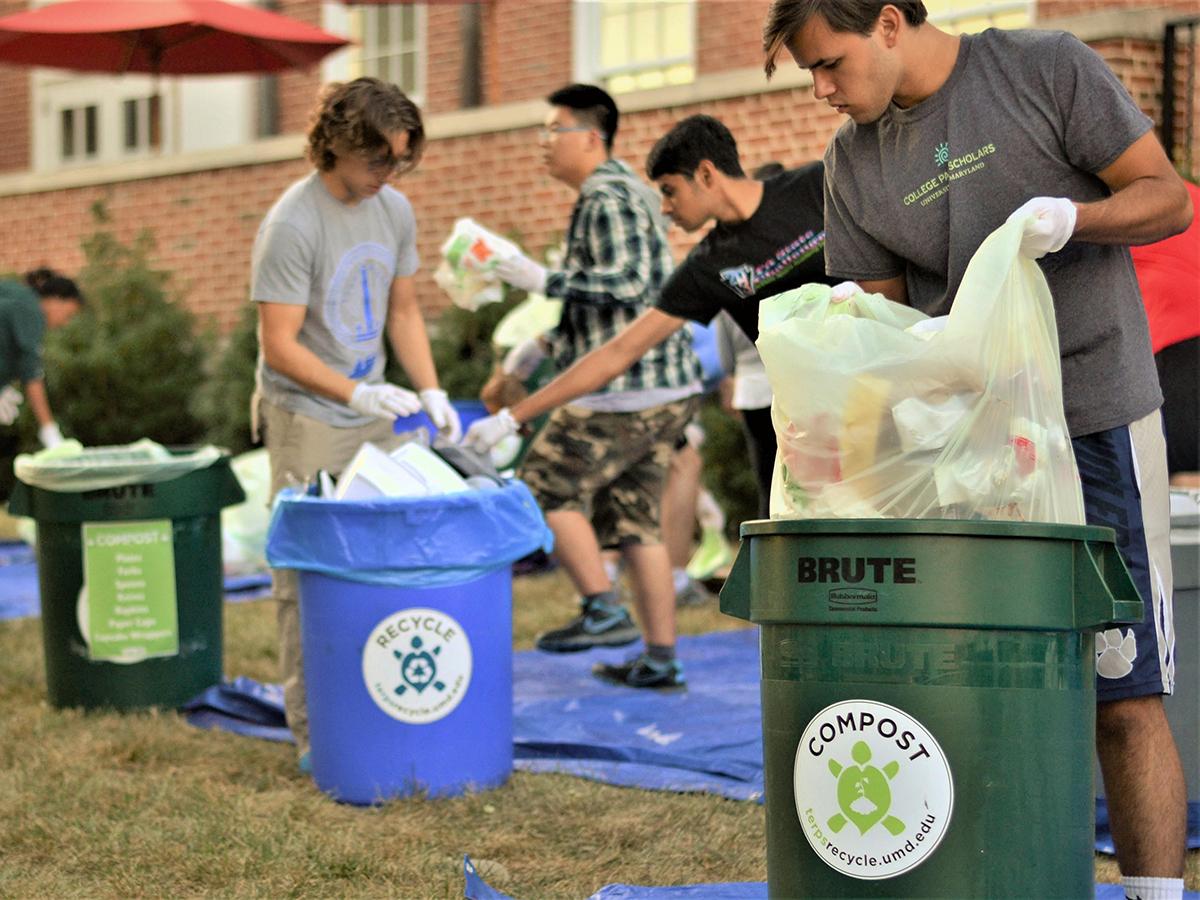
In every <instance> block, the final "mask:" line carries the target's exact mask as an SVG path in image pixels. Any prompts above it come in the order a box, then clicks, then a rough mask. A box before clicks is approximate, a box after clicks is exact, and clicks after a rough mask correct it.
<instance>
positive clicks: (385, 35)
mask: <svg viewBox="0 0 1200 900" xmlns="http://www.w3.org/2000/svg"><path fill="white" fill-rule="evenodd" d="M373 12H374V13H375V22H374V26H375V27H374V28H372V29H371V31H370V32H369V33H368V34H367V35H366V38H367V40H368V41H370V43H371V46H372V49H378V48H379V46H380V45H381V44H383V45H386V44H387V43H388V42H389V41H390V40H391V38H392V9H391V7H390V6H387V5H384V6H377V7H375V9H374V10H373Z"/></svg>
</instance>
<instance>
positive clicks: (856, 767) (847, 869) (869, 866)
mask: <svg viewBox="0 0 1200 900" xmlns="http://www.w3.org/2000/svg"><path fill="white" fill-rule="evenodd" d="M793 775H794V790H795V798H796V812H797V814H798V816H799V818H800V826H801V828H802V829H803V831H804V836H805V838H807V840H808V843H809V845H810V846H811V847H812V849H813V851H814V852H816V854H817V856H819V857H820V858H821V860H822V861H823V862H825V863H826V864H827V865H829V866H830V867H832V868H833V869H836V870H837V871H839V872H841V873H842V874H844V875H848V876H850V877H851V878H862V879H867V880H876V879H881V878H894V877H895V876H897V875H900V874H903V873H904V872H907V871H909V870H910V869H912V868H914V867H916V866H917V865H919V864H920V863H921V862H923V861H924V860H925V859H926V858H928V856H929V855H930V854H931V853H933V851H934V850H935V849H937V846H938V844H939V843H940V842H941V840H942V838H943V837H944V836H945V834H946V828H947V826H948V825H949V823H950V816H951V812H952V811H953V808H954V780H953V778H952V776H951V773H950V766H949V763H948V762H947V761H946V756H945V754H944V753H943V752H942V748H941V746H940V745H939V744H938V742H937V740H936V739H935V738H934V737H933V735H932V734H931V733H930V732H929V731H928V729H926V728H925V727H924V726H923V725H922V724H921V723H920V722H918V721H917V720H916V719H915V718H913V717H912V716H910V715H909V714H908V713H906V712H904V711H903V710H901V709H897V708H896V707H894V706H889V705H888V704H886V703H877V702H875V701H872V700H846V701H842V702H840V703H834V704H833V705H831V706H828V707H826V708H825V709H823V710H821V711H820V712H819V713H817V715H816V716H814V717H813V718H812V720H811V721H810V722H809V723H808V725H807V726H806V727H805V729H804V732H803V734H801V736H800V742H799V744H798V745H797V747H796V762H795V768H794V773H793Z"/></svg>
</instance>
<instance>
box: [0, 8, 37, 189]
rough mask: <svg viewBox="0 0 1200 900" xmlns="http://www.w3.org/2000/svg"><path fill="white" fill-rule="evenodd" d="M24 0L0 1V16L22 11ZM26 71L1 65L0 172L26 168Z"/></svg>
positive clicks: (27, 114) (19, 67) (27, 93)
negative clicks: (0, 133)
mask: <svg viewBox="0 0 1200 900" xmlns="http://www.w3.org/2000/svg"><path fill="white" fill-rule="evenodd" d="M25 7H26V4H25V2H24V0H0V16H8V15H12V14H13V13H17V12H21V11H22V10H24V9H25ZM29 121H30V111H29V70H28V69H26V68H24V67H21V66H0V122H3V123H4V137H3V139H2V140H0V172H23V171H25V170H27V169H28V168H29V149H30V148H29V144H30V140H31V137H32V135H31V134H30V132H29Z"/></svg>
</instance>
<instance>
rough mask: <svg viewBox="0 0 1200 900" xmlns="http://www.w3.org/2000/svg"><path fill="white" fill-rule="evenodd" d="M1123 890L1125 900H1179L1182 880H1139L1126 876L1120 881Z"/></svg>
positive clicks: (1138, 878) (1181, 891)
mask: <svg viewBox="0 0 1200 900" xmlns="http://www.w3.org/2000/svg"><path fill="white" fill-rule="evenodd" d="M1121 887H1123V888H1124V889H1125V900H1180V898H1182V897H1183V879H1182V878H1141V877H1132V876H1126V877H1124V878H1122V879H1121Z"/></svg>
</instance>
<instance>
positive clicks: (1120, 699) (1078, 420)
mask: <svg viewBox="0 0 1200 900" xmlns="http://www.w3.org/2000/svg"><path fill="white" fill-rule="evenodd" d="M925 17H926V10H925V7H924V4H923V3H921V2H918V0H902V2H896V3H884V2H870V0H862V2H857V3H844V2H834V0H775V2H774V3H773V4H772V7H771V9H770V12H769V13H768V17H767V24H766V27H765V29H764V47H765V48H766V51H767V66H766V68H767V73H768V75H769V74H770V72H771V71H772V70H773V68H774V61H775V58H776V57H777V56H778V55H779V54H780V53H781V52H782V51H783V50H785V49H786V50H787V51H788V52H789V53H790V54H791V56H792V58H793V59H794V60H795V62H796V64H797V65H798V66H799V67H800V68H802V69H807V70H809V71H811V73H812V77H813V92H814V95H815V96H816V97H817V99H822V100H826V101H827V102H828V103H829V104H830V105H831V106H832V107H833V108H834V109H835V110H837V111H838V112H841V113H844V114H845V115H847V116H848V117H849V118H850V121H849V122H847V123H845V124H844V125H843V126H842V128H841V129H840V130H839V132H838V134H837V136H836V137H835V138H834V140H833V142H832V143H831V145H830V147H829V149H828V150H827V152H826V156H825V169H826V182H825V185H826V197H825V230H826V245H825V258H826V268H827V270H828V272H829V273H830V274H831V275H835V276H838V277H842V278H847V279H854V280H856V281H858V282H860V284H861V287H862V289H864V290H866V291H874V292H880V293H883V294H885V295H886V296H888V297H890V298H891V299H893V300H896V301H898V302H907V303H910V304H911V305H913V306H915V307H917V308H919V309H921V310H922V311H924V312H927V313H929V314H931V315H939V314H943V313H945V312H947V310H948V309H949V307H950V304H951V302H952V300H953V298H954V294H955V291H956V290H957V288H958V284H959V282H960V280H961V279H962V275H963V272H964V270H965V268H966V265H967V262H968V261H969V260H970V258H971V256H972V255H973V254H974V253H975V250H976V249H977V248H978V246H979V244H980V243H981V242H982V240H983V238H984V237H986V236H987V235H988V234H989V233H991V232H992V231H993V230H995V229H996V228H997V227H999V226H1000V225H1002V224H1003V223H1004V222H1005V220H1006V219H1008V218H1014V219H1019V220H1020V221H1021V222H1023V223H1024V225H1025V234H1024V238H1023V240H1022V244H1021V252H1022V253H1024V254H1025V255H1026V256H1029V257H1031V258H1035V259H1040V261H1041V266H1042V269H1043V271H1044V272H1045V274H1046V278H1047V281H1048V282H1049V285H1050V289H1051V292H1052V295H1053V297H1054V301H1055V312H1056V317H1057V320H1058V330H1059V337H1060V345H1061V350H1062V365H1063V393H1064V404H1065V410H1066V415H1067V423H1068V426H1069V428H1070V431H1071V436H1072V439H1073V446H1074V450H1075V455H1076V459H1077V460H1078V462H1079V468H1080V473H1081V477H1082V482H1083V489H1084V501H1085V508H1086V511H1087V516H1088V521H1089V522H1092V523H1095V524H1108V525H1116V526H1118V528H1117V530H1118V544H1119V546H1120V549H1121V551H1122V554H1123V555H1124V557H1125V560H1126V562H1127V564H1128V566H1129V568H1130V571H1131V572H1133V573H1134V577H1135V580H1136V581H1137V582H1138V586H1139V589H1140V591H1141V594H1142V597H1143V599H1144V600H1145V601H1146V602H1145V607H1146V618H1145V620H1144V621H1143V622H1142V623H1141V624H1140V625H1138V626H1135V627H1134V628H1132V629H1129V631H1128V633H1127V634H1122V633H1121V632H1120V631H1118V630H1117V629H1113V630H1112V631H1111V632H1106V633H1105V634H1103V635H1101V636H1100V639H1098V642H1097V647H1098V649H1099V648H1101V647H1103V650H1104V652H1103V653H1102V654H1100V655H1099V657H1098V659H1097V676H1098V678H1097V695H1098V699H1099V700H1100V701H1101V702H1100V704H1099V706H1098V708H1097V749H1098V751H1099V755H1100V762H1101V768H1102V770H1103V772H1104V778H1105V787H1106V789H1107V792H1108V798H1109V808H1110V821H1111V823H1112V831H1113V836H1114V840H1115V843H1116V848H1117V854H1118V859H1119V861H1120V864H1121V870H1122V872H1123V873H1125V875H1126V876H1128V879H1127V884H1126V889H1127V892H1128V891H1130V890H1135V891H1137V892H1139V893H1140V895H1141V896H1143V897H1145V896H1150V895H1151V894H1150V893H1148V890H1147V888H1148V886H1147V885H1145V884H1143V883H1142V882H1143V881H1146V880H1149V881H1152V882H1154V884H1152V885H1149V888H1150V889H1152V890H1154V891H1157V890H1160V889H1162V890H1165V891H1167V892H1175V893H1176V894H1177V893H1178V892H1179V891H1182V878H1181V876H1182V874H1183V848H1184V835H1185V830H1186V828H1185V825H1186V816H1185V806H1186V791H1185V786H1184V782H1183V773H1182V768H1181V767H1180V765H1179V761H1178V754H1177V753H1176V751H1175V747H1174V742H1173V740H1172V738H1171V732H1170V729H1169V726H1168V724H1167V721H1166V716H1165V713H1164V712H1163V707H1162V696H1161V695H1162V694H1163V693H1169V692H1170V690H1171V687H1172V682H1173V649H1174V648H1173V640H1172V637H1171V635H1172V629H1171V613H1170V558H1169V547H1168V546H1167V543H1166V532H1167V526H1166V522H1167V509H1166V502H1165V501H1166V466H1165V458H1164V447H1163V443H1162V435H1161V431H1162V428H1161V421H1160V420H1159V417H1158V413H1157V409H1158V406H1159V404H1160V403H1161V396H1160V393H1159V390H1158V385H1157V379H1156V375H1155V369H1154V363H1153V361H1152V358H1151V356H1150V345H1149V338H1148V331H1147V327H1146V321H1145V316H1144V313H1143V311H1142V304H1141V300H1140V297H1139V295H1138V289H1137V282H1136V279H1135V277H1134V274H1133V268H1132V265H1131V263H1130V260H1129V253H1128V245H1129V244H1134V243H1147V242H1150V241H1155V240H1159V239H1161V238H1163V237H1166V236H1168V235H1170V234H1174V233H1176V232H1178V231H1181V230H1182V229H1184V228H1185V227H1186V226H1187V224H1188V222H1189V221H1190V217H1191V207H1190V203H1189V201H1188V195H1187V192H1186V190H1185V188H1184V186H1183V183H1182V181H1181V180H1180V179H1179V177H1178V175H1177V174H1176V173H1175V172H1174V170H1173V169H1172V167H1171V164H1170V162H1169V161H1168V160H1167V158H1166V154H1165V153H1164V152H1163V150H1162V148H1161V146H1159V145H1158V143H1157V141H1156V140H1155V138H1154V136H1153V134H1151V133H1150V122H1149V120H1148V119H1146V117H1145V116H1143V115H1142V114H1141V113H1140V112H1139V111H1138V109H1137V108H1136V106H1135V105H1134V103H1133V102H1132V100H1131V99H1130V97H1129V95H1128V93H1126V92H1125V90H1124V89H1123V88H1122V87H1121V85H1120V83H1119V82H1118V81H1117V79H1116V78H1115V77H1114V76H1113V74H1112V73H1111V71H1109V70H1108V68H1107V66H1105V65H1104V63H1103V62H1102V61H1101V60H1100V59H1099V58H1098V57H1097V56H1096V55H1095V54H1094V53H1093V52H1092V51H1090V50H1089V49H1088V48H1086V47H1085V46H1084V45H1082V44H1081V43H1080V42H1079V41H1077V40H1075V39H1074V38H1072V37H1070V36H1069V35H1065V34H1061V33H1052V32H1000V31H995V30H992V31H987V32H985V33H983V34H981V35H975V36H961V37H960V36H957V35H951V34H948V33H946V32H943V31H940V30H939V29H937V28H935V27H933V26H932V25H929V24H928V23H927V22H926V21H925ZM1110 636H1111V637H1112V643H1111V645H1110V643H1109V638H1110ZM1110 650H1111V651H1112V653H1109V651H1110ZM1118 657H1120V659H1119V660H1118ZM1130 657H1132V659H1130ZM1160 882H1162V883H1160ZM1136 895H1137V894H1131V896H1136ZM1154 896H1158V894H1154Z"/></svg>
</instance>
